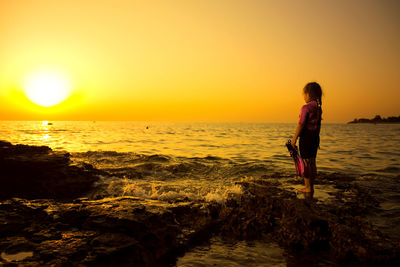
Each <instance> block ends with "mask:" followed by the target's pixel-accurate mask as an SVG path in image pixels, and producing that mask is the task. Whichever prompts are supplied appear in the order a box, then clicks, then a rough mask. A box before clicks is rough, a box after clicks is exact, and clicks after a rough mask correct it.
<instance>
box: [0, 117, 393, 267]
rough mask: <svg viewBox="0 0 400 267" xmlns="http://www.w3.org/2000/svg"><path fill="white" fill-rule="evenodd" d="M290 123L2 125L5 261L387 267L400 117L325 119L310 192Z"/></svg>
mask: <svg viewBox="0 0 400 267" xmlns="http://www.w3.org/2000/svg"><path fill="white" fill-rule="evenodd" d="M294 126H295V125H294V124H293V125H292V124H255V123H236V124H229V123H220V124H217V123H214V124H213V123H211V124H210V123H142V122H140V123H135V122H57V121H55V122H51V123H49V122H1V123H0V131H1V134H2V135H1V136H2V138H4V140H5V141H3V142H2V143H1V149H0V150H1V151H0V164H1V166H2V170H3V173H2V176H1V182H2V184H3V185H4V186H3V187H2V191H1V195H0V196H1V202H0V219H1V224H2V226H3V227H2V229H3V230H2V231H1V233H0V235H1V236H2V239H1V240H2V241H1V243H0V250H1V261H2V263H4V264H7V263H11V262H12V261H13V259H14V262H15V263H22V264H27V265H32V266H40V265H51V264H55V265H65V264H72V265H78V264H84V265H89V266H110V265H120V266H199V265H200V266H201V264H203V266H207V265H212V264H221V265H222V264H225V265H232V266H233V265H237V266H240V265H243V264H244V263H246V264H247V265H248V266H259V265H262V264H264V265H266V266H277V265H281V266H285V265H289V266H295V265H299V264H306V265H307V264H310V263H311V261H313V260H315V259H317V260H318V261H319V262H321V263H322V266H340V265H342V264H346V265H350V266H351V265H354V266H357V265H360V264H361V265H363V264H367V263H368V264H370V263H372V264H387V265H388V264H393V265H395V264H397V263H398V262H399V256H398V255H399V251H400V250H399V240H400V236H399V234H398V233H399V232H400V231H399V229H398V227H399V226H398V225H399V223H398V222H399V220H400V196H399V193H398V192H399V191H400V190H398V189H399V187H400V185H399V183H398V178H399V176H398V170H399V169H400V166H399V158H400V154H399V153H398V152H396V151H393V149H392V147H391V146H392V144H395V143H397V142H398V141H399V140H398V139H399V138H398V137H397V136H398V133H399V131H400V128H399V126H398V125H389V126H387V125H346V124H337V125H336V124H332V125H324V127H323V131H322V132H321V149H320V151H319V152H318V153H319V155H318V159H317V165H318V167H319V169H318V170H319V173H318V179H317V181H316V186H315V188H316V191H315V194H314V195H313V196H312V197H311V196H309V195H303V194H297V193H296V192H295V189H296V188H298V187H300V186H301V183H302V181H301V179H300V178H298V177H296V176H295V171H294V166H293V163H292V161H291V159H290V157H289V155H288V153H287V150H286V148H285V147H284V144H285V142H286V140H287V138H288V137H289V136H290V133H291V132H292V131H293V129H294ZM7 141H8V142H7ZM9 142H10V143H9ZM16 144H23V145H16ZM23 253H25V254H23ZM235 255H242V257H239V256H235ZM13 256H14V257H16V258H13Z"/></svg>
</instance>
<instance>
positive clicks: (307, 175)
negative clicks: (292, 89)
mask: <svg viewBox="0 0 400 267" xmlns="http://www.w3.org/2000/svg"><path fill="white" fill-rule="evenodd" d="M303 96H304V101H305V102H306V104H305V105H304V106H303V107H302V108H301V112H300V119H299V123H298V125H297V128H296V131H295V133H294V136H293V138H292V140H291V144H292V145H293V146H294V145H296V141H297V138H298V137H300V141H299V146H300V155H301V157H302V158H303V161H304V167H305V170H304V185H305V187H304V188H302V189H299V190H298V191H301V192H305V193H311V192H314V180H315V178H316V176H317V166H316V163H315V158H316V157H317V150H318V148H319V133H320V130H321V114H322V109H321V105H322V101H321V97H322V89H321V86H320V85H319V84H318V83H316V82H310V83H308V84H306V86H305V87H304V89H303Z"/></svg>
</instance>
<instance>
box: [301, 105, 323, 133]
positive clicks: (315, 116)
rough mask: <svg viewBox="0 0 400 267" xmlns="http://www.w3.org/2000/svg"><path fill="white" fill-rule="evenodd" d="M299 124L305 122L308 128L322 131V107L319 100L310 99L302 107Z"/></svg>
mask: <svg viewBox="0 0 400 267" xmlns="http://www.w3.org/2000/svg"><path fill="white" fill-rule="evenodd" d="M299 124H303V125H304V127H305V128H306V129H307V130H310V131H318V132H319V131H320V128H321V109H320V107H319V106H318V103H317V101H315V100H313V101H310V102H308V103H307V104H305V105H304V106H302V107H301V112H300V119H299Z"/></svg>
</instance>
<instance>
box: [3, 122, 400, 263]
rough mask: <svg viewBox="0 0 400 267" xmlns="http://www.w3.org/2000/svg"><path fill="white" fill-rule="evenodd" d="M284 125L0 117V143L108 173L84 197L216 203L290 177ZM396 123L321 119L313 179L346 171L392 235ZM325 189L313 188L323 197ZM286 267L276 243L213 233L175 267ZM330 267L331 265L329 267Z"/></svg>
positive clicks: (399, 158) (288, 129) (399, 199)
mask: <svg viewBox="0 0 400 267" xmlns="http://www.w3.org/2000/svg"><path fill="white" fill-rule="evenodd" d="M295 127H296V125H295V124H291V123H286V124H277V123H183V122H182V123H172V122H170V123H161V122H93V121H82V122H80V121H78V122H76V121H73V122H71V121H53V122H39V121H0V139H1V140H6V141H9V142H11V143H13V144H28V145H46V146H49V147H51V148H52V149H54V150H65V151H68V152H70V153H71V155H72V159H73V161H75V162H86V163H90V164H92V165H94V166H95V167H96V168H99V169H103V170H106V171H107V172H108V173H110V176H106V177H102V178H101V180H100V181H99V182H98V184H97V187H96V188H98V190H96V191H94V192H93V193H92V194H91V195H90V197H91V198H103V197H114V196H115V197H116V196H121V195H130V196H139V197H143V198H147V199H158V200H164V201H166V203H168V201H169V200H176V199H188V200H191V201H218V202H224V201H225V200H226V199H227V198H228V197H229V196H230V195H232V194H241V188H240V187H239V186H238V185H236V184H235V182H237V181H241V180H245V179H257V178H258V177H262V176H263V175H267V176H269V177H271V176H273V177H276V178H277V179H281V180H284V179H289V180H290V179H297V178H295V176H294V166H293V162H292V160H291V158H290V157H289V155H288V152H287V149H286V147H285V143H286V141H287V140H288V139H289V138H290V137H291V135H292V134H293V132H294V130H295ZM399 143H400V124H377V125H374V124H323V126H322V130H321V144H320V150H319V151H318V157H317V166H318V171H319V175H329V174H332V173H335V174H336V177H341V176H343V177H346V176H351V177H354V178H355V179H356V181H357V183H358V185H359V186H362V187H364V188H366V189H368V190H369V191H370V192H372V194H374V195H373V196H374V197H375V198H376V199H378V200H379V202H380V212H379V214H374V215H371V216H370V220H371V221H372V222H373V223H374V224H375V225H376V226H377V227H378V228H379V229H380V230H381V231H382V232H384V233H386V234H388V235H391V236H394V237H395V238H399V239H400V182H399V181H400V179H399V178H400V150H399V149H398V146H399ZM329 190H330V189H329V187H324V188H321V187H318V185H317V186H316V194H317V193H318V194H319V197H320V198H321V199H323V198H324V194H325V196H326V197H329ZM235 255H242V256H243V255H244V256H243V257H245V258H246V263H247V264H248V266H279V265H285V264H286V263H287V262H286V260H287V256H286V255H285V253H284V251H283V250H282V249H281V248H279V247H278V246H277V245H276V244H270V243H263V242H253V243H246V242H242V241H241V242H225V241H223V240H219V239H218V238H214V239H211V241H210V243H209V244H205V245H203V246H199V247H198V248H195V249H193V250H191V251H189V252H188V253H186V255H185V256H184V257H182V258H180V259H179V260H178V261H177V266H198V265H196V264H197V263H199V260H200V259H201V262H203V263H205V265H213V264H216V265H229V266H241V264H242V262H241V260H242V259H243V257H237V256H235ZM327 265H329V264H327Z"/></svg>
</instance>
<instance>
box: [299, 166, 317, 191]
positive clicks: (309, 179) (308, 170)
mask: <svg viewBox="0 0 400 267" xmlns="http://www.w3.org/2000/svg"><path fill="white" fill-rule="evenodd" d="M303 161H304V167H305V168H304V186H305V187H304V188H303V189H300V190H299V191H302V192H306V193H308V192H313V191H314V178H315V177H314V169H315V158H310V159H303Z"/></svg>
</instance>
